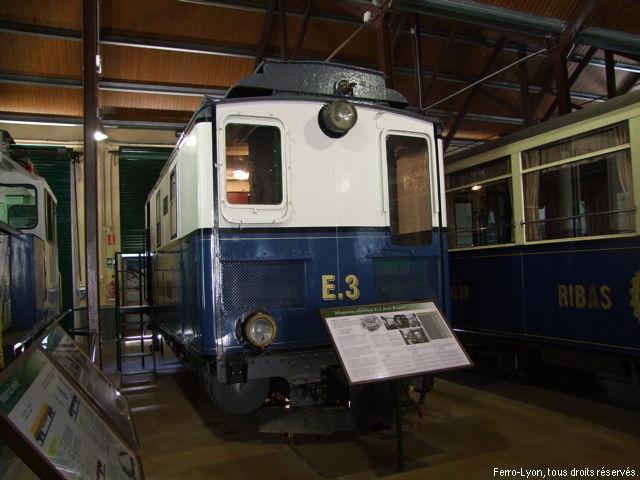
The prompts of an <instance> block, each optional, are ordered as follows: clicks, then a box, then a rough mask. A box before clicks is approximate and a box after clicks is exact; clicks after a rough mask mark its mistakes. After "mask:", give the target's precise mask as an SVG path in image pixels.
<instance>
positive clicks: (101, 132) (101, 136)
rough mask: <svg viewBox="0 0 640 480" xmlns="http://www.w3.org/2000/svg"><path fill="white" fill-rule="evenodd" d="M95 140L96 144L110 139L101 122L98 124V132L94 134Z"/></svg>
mask: <svg viewBox="0 0 640 480" xmlns="http://www.w3.org/2000/svg"><path fill="white" fill-rule="evenodd" d="M93 138H95V139H96V142H101V141H103V140H106V139H107V138H109V135H107V132H105V131H104V127H103V126H102V124H101V123H100V122H98V127H97V128H96V131H95V132H93Z"/></svg>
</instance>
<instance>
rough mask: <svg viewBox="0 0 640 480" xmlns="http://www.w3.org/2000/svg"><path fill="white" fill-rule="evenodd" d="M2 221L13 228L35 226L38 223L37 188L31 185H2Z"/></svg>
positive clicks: (0, 208) (0, 191)
mask: <svg viewBox="0 0 640 480" xmlns="http://www.w3.org/2000/svg"><path fill="white" fill-rule="evenodd" d="M0 221H3V222H4V223H6V224H8V225H10V226H11V227H13V228H34V227H35V226H36V225H37V223H38V215H37V210H36V189H35V188H34V187H32V186H30V185H19V186H16V185H0Z"/></svg>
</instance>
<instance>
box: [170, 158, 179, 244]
mask: <svg viewBox="0 0 640 480" xmlns="http://www.w3.org/2000/svg"><path fill="white" fill-rule="evenodd" d="M169 197H170V198H169V203H170V212H171V238H176V236H178V203H177V200H176V169H175V168H174V169H173V171H172V172H171V176H170V177H169Z"/></svg>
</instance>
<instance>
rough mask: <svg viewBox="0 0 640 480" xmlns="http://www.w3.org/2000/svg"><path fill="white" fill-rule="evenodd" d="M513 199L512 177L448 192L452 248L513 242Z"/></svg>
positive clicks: (448, 215)
mask: <svg viewBox="0 0 640 480" xmlns="http://www.w3.org/2000/svg"><path fill="white" fill-rule="evenodd" d="M512 198H513V196H512V192H511V179H510V178H506V179H502V180H497V181H493V182H488V183H482V184H476V185H474V186H472V187H467V188H462V189H458V190H454V191H452V192H448V193H447V209H448V211H447V218H448V219H449V230H450V233H449V247H450V248H461V247H475V246H482V245H497V244H502V243H513V242H514V226H513V208H512Z"/></svg>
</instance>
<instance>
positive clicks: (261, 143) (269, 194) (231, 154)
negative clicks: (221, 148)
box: [225, 123, 283, 205]
mask: <svg viewBox="0 0 640 480" xmlns="http://www.w3.org/2000/svg"><path fill="white" fill-rule="evenodd" d="M225 137H226V185H227V193H226V195H227V202H229V203H230V204H236V205H242V204H250V205H279V204H281V203H282V200H283V186H282V183H283V182H282V147H281V138H280V129H279V128H277V127H274V126H266V125H255V124H246V123H230V124H228V125H227V126H226V128H225Z"/></svg>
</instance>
